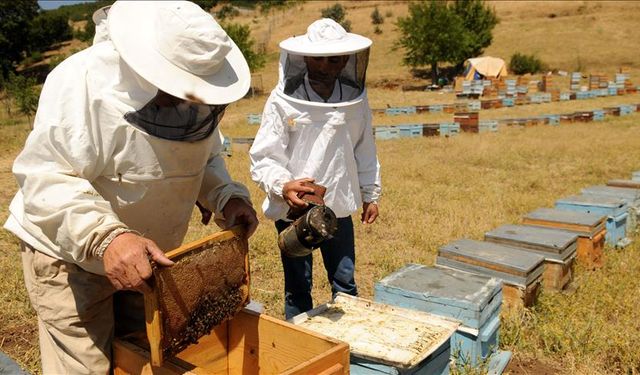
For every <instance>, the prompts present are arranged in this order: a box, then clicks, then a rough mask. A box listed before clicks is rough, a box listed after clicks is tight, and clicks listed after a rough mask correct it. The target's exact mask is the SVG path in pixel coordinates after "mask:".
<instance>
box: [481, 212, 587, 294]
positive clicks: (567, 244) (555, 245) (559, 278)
mask: <svg viewBox="0 0 640 375" xmlns="http://www.w3.org/2000/svg"><path fill="white" fill-rule="evenodd" d="M484 239H485V241H490V242H495V243H499V244H503V245H509V246H517V247H519V248H522V249H527V250H529V251H532V252H535V253H537V254H540V255H542V256H544V272H543V276H542V285H543V286H544V287H545V288H547V289H552V290H562V289H564V288H565V287H566V286H567V285H569V283H570V282H571V276H572V269H573V260H574V259H575V257H576V249H577V245H578V235H577V234H575V233H571V232H567V231H563V230H558V229H552V228H541V227H535V226H528V225H512V224H508V225H502V226H500V227H498V228H496V229H494V230H491V231H489V232H486V233H485V235H484Z"/></svg>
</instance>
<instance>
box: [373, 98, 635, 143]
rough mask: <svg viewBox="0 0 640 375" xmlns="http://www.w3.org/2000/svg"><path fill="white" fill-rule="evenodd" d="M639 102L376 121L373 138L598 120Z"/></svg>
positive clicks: (625, 111)
mask: <svg viewBox="0 0 640 375" xmlns="http://www.w3.org/2000/svg"><path fill="white" fill-rule="evenodd" d="M639 109H640V105H636V104H623V105H618V106H614V107H607V108H605V109H594V110H591V111H577V112H572V113H563V114H555V115H540V116H531V117H523V118H508V119H501V120H480V119H479V118H478V113H477V112H457V113H455V114H454V121H451V122H442V123H438V124H399V125H380V126H376V127H374V133H375V137H376V139H382V140H386V139H395V138H412V137H420V136H424V137H428V136H441V137H451V136H455V135H457V134H459V133H460V132H461V131H463V132H471V133H483V132H496V131H498V124H504V125H510V126H511V125H521V126H532V125H541V124H547V125H559V124H561V123H572V122H590V121H602V120H604V119H605V117H606V116H607V115H608V116H626V115H629V114H632V113H634V112H637V111H638V110H639Z"/></svg>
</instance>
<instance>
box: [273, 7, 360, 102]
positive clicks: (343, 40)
mask: <svg viewBox="0 0 640 375" xmlns="http://www.w3.org/2000/svg"><path fill="white" fill-rule="evenodd" d="M370 47H371V40H370V39H368V38H365V37H363V36H360V35H357V34H352V33H348V32H346V31H345V29H344V28H343V27H342V26H340V25H339V24H338V23H337V22H335V21H334V20H332V19H329V18H323V19H320V20H317V21H315V22H313V23H312V24H311V25H309V27H308V28H307V33H306V34H304V35H300V36H296V37H291V38H288V39H286V40H284V41H282V42H281V43H280V49H281V53H280V72H279V73H280V75H279V78H280V79H279V82H278V86H277V88H276V90H277V93H278V95H280V96H282V97H283V98H284V99H286V100H292V101H293V102H300V101H301V102H312V101H313V102H315V101H314V100H313V97H309V96H308V95H306V93H308V92H309V89H311V88H310V87H309V84H308V83H309V71H308V67H307V63H306V62H305V56H306V57H307V58H314V57H315V58H318V57H343V56H344V57H345V58H348V60H347V62H346V64H345V66H344V68H343V69H342V71H341V72H340V73H339V75H338V76H337V79H336V84H335V89H336V92H334V93H333V95H332V99H333V100H331V99H330V100H329V101H330V103H331V105H328V106H325V107H336V106H345V105H349V104H354V103H356V102H358V101H361V100H362V99H363V97H364V95H363V94H364V92H365V77H366V72H367V65H368V63H369V48H370ZM311 79H312V78H311ZM339 91H341V93H340V92H339ZM296 92H300V93H305V92H306V93H305V95H296ZM311 94H313V93H311ZM340 94H342V95H340ZM307 104H308V103H307ZM313 105H319V106H321V107H322V106H323V105H322V103H317V102H316V103H314V104H313Z"/></svg>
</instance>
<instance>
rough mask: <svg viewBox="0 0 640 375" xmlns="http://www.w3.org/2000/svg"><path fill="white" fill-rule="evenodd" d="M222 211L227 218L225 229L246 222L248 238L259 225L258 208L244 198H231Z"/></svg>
mask: <svg viewBox="0 0 640 375" xmlns="http://www.w3.org/2000/svg"><path fill="white" fill-rule="evenodd" d="M222 213H223V215H224V218H225V227H226V228H225V229H228V228H231V227H232V226H234V225H236V224H244V225H245V227H246V233H247V238H249V237H251V235H252V234H253V232H255V231H256V228H257V227H258V217H257V216H256V210H254V209H253V207H251V205H249V204H248V203H247V202H246V201H245V200H244V199H240V198H231V199H229V201H228V202H227V204H225V205H224V208H223V209H222Z"/></svg>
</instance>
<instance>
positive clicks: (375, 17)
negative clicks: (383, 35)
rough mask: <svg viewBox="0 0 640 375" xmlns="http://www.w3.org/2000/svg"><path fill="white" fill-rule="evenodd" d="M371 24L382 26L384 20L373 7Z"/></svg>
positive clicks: (376, 8)
mask: <svg viewBox="0 0 640 375" xmlns="http://www.w3.org/2000/svg"><path fill="white" fill-rule="evenodd" d="M371 23H372V24H374V25H382V24H383V23H384V18H383V17H382V14H380V11H379V10H378V7H375V9H373V12H371Z"/></svg>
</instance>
